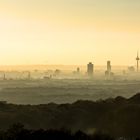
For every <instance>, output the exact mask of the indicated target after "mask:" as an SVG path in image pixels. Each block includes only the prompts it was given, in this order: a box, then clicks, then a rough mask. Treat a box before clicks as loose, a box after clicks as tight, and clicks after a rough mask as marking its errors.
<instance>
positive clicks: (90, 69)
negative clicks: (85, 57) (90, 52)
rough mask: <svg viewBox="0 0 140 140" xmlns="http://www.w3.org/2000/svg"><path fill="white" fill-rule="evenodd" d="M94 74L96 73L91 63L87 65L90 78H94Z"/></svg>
mask: <svg viewBox="0 0 140 140" xmlns="http://www.w3.org/2000/svg"><path fill="white" fill-rule="evenodd" d="M93 72H94V65H93V64H92V63H91V62H89V64H88V65H87V74H88V76H89V77H92V76H93Z"/></svg>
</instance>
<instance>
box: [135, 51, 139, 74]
mask: <svg viewBox="0 0 140 140" xmlns="http://www.w3.org/2000/svg"><path fill="white" fill-rule="evenodd" d="M139 60H140V58H139V51H137V57H136V61H137V72H138V71H139Z"/></svg>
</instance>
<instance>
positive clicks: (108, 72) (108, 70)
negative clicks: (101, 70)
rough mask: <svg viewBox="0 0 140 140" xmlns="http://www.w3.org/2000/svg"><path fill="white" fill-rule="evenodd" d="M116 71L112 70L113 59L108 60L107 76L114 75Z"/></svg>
mask: <svg viewBox="0 0 140 140" xmlns="http://www.w3.org/2000/svg"><path fill="white" fill-rule="evenodd" d="M113 75H114V73H112V72H111V61H107V70H106V71H105V76H109V77H110V76H113Z"/></svg>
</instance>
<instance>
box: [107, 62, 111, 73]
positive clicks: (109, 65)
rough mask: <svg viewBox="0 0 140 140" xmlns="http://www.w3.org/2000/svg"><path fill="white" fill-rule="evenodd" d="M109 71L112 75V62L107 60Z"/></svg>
mask: <svg viewBox="0 0 140 140" xmlns="http://www.w3.org/2000/svg"><path fill="white" fill-rule="evenodd" d="M107 71H108V73H109V75H110V73H111V62H110V61H107Z"/></svg>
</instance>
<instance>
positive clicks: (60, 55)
mask: <svg viewBox="0 0 140 140" xmlns="http://www.w3.org/2000/svg"><path fill="white" fill-rule="evenodd" d="M139 49H140V0H0V64H2V65H5V64H6V65H16V64H80V65H81V64H87V62H89V61H92V62H94V63H95V64H96V65H105V64H106V61H107V60H111V61H112V63H113V64H114V65H135V63H136V62H135V57H136V53H137V50H139Z"/></svg>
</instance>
